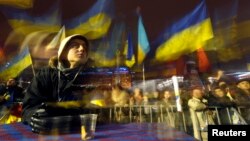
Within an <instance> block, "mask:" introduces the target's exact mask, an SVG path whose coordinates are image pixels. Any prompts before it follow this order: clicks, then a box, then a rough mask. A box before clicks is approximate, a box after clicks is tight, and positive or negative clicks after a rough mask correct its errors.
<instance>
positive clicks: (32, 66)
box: [28, 47, 36, 76]
mask: <svg viewBox="0 0 250 141" xmlns="http://www.w3.org/2000/svg"><path fill="white" fill-rule="evenodd" d="M28 50H29V54H30V60H31V69H32V72H33V76H35V75H36V72H35V68H34V65H33V61H32V57H31V53H30V48H29V47H28Z"/></svg>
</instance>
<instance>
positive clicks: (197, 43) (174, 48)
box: [155, 0, 213, 61]
mask: <svg viewBox="0 0 250 141" xmlns="http://www.w3.org/2000/svg"><path fill="white" fill-rule="evenodd" d="M212 37H213V31H212V25H211V21H210V18H209V17H208V16H207V9H206V5H205V1H204V0H202V1H201V3H200V4H199V5H198V6H197V7H196V8H195V9H194V10H193V11H192V12H190V13H189V14H187V15H186V16H185V17H183V18H182V19H180V20H179V21H177V22H176V23H174V24H173V25H172V26H171V27H169V28H167V29H166V30H165V31H164V32H163V35H161V36H160V38H158V40H157V41H158V42H159V43H160V45H159V46H158V48H157V50H156V54H155V58H156V60H157V61H171V60H176V59H178V58H179V57H180V56H181V55H183V54H188V53H192V52H194V51H196V50H197V49H198V48H200V47H202V46H204V44H205V43H206V41H207V40H208V39H211V38H212Z"/></svg>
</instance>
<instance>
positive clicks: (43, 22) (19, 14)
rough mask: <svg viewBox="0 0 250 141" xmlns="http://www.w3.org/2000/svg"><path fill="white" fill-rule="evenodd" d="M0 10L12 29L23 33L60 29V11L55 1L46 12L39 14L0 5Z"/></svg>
mask: <svg viewBox="0 0 250 141" xmlns="http://www.w3.org/2000/svg"><path fill="white" fill-rule="evenodd" d="M1 11H2V13H3V14H4V15H5V17H6V18H7V19H8V22H9V24H10V25H11V27H12V28H13V30H14V31H15V32H17V33H21V34H23V35H27V34H29V33H32V32H35V31H39V30H44V31H50V32H57V31H59V30H60V24H61V12H60V10H59V8H58V3H55V5H53V6H52V7H51V8H49V9H48V11H47V12H46V13H44V14H43V15H39V16H34V15H32V13H31V12H30V10H23V9H16V8H12V7H1Z"/></svg>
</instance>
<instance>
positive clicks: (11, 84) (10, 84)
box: [7, 79, 16, 86]
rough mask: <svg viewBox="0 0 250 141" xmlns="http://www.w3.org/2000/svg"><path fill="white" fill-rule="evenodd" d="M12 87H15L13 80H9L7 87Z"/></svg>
mask: <svg viewBox="0 0 250 141" xmlns="http://www.w3.org/2000/svg"><path fill="white" fill-rule="evenodd" d="M14 85H16V81H15V79H9V80H8V81H7V86H14Z"/></svg>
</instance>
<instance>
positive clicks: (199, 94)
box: [193, 89, 203, 99]
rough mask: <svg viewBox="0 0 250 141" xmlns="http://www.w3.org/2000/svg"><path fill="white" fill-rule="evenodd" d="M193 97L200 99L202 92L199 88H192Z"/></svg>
mask: <svg viewBox="0 0 250 141" xmlns="http://www.w3.org/2000/svg"><path fill="white" fill-rule="evenodd" d="M193 97H195V98H198V99H201V98H202V97H203V92H202V90H200V89H194V90H193Z"/></svg>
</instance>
